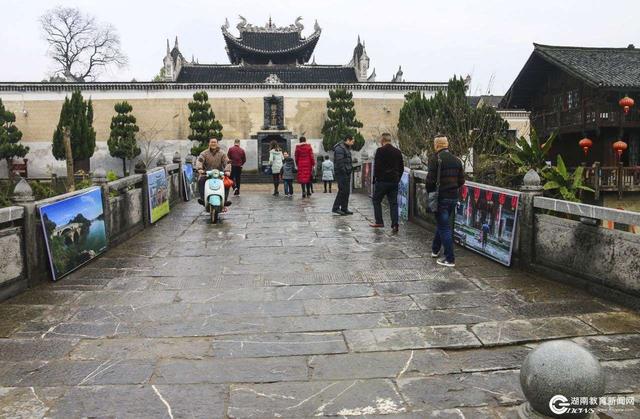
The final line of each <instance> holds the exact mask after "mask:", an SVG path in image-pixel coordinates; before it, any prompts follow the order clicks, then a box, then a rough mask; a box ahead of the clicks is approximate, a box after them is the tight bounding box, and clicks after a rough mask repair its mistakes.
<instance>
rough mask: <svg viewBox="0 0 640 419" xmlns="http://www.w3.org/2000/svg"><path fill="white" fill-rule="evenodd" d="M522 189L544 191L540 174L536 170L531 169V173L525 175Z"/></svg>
mask: <svg viewBox="0 0 640 419" xmlns="http://www.w3.org/2000/svg"><path fill="white" fill-rule="evenodd" d="M521 189H522V190H523V191H537V190H542V185H541V182H540V175H538V172H537V171H536V170H535V169H529V171H528V172H527V173H526V174H525V175H524V179H522V188H521Z"/></svg>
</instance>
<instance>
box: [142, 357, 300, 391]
mask: <svg viewBox="0 0 640 419" xmlns="http://www.w3.org/2000/svg"><path fill="white" fill-rule="evenodd" d="M307 376H308V369H307V363H306V359H305V358H304V357H296V358H293V357H288V358H257V359H246V358H243V359H205V360H183V359H166V360H162V361H160V362H159V364H158V366H157V368H156V371H155V373H154V376H153V381H154V382H155V383H161V384H185V383H243V382H247V383H261V382H267V383H268V382H277V381H300V380H306V379H307Z"/></svg>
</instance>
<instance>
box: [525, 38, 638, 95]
mask: <svg viewBox="0 0 640 419" xmlns="http://www.w3.org/2000/svg"><path fill="white" fill-rule="evenodd" d="M533 45H534V53H535V54H539V55H540V56H541V57H542V58H544V59H545V60H547V61H549V62H551V63H552V64H555V65H557V66H558V67H561V68H562V69H564V70H565V71H567V72H569V73H571V74H572V75H574V76H575V77H578V78H580V79H582V80H584V81H585V82H587V83H588V84H591V85H593V86H596V87H622V88H625V87H635V88H638V87H640V49H638V48H634V47H633V45H630V46H629V47H627V48H585V47H561V46H550V45H540V44H533Z"/></svg>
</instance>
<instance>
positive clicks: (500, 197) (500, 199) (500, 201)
mask: <svg viewBox="0 0 640 419" xmlns="http://www.w3.org/2000/svg"><path fill="white" fill-rule="evenodd" d="M506 201H507V195H505V194H503V193H501V194H500V195H498V204H500V205H504V203H505V202H506Z"/></svg>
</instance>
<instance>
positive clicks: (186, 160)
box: [184, 154, 195, 164]
mask: <svg viewBox="0 0 640 419" xmlns="http://www.w3.org/2000/svg"><path fill="white" fill-rule="evenodd" d="M194 159H195V157H194V156H192V155H191V154H189V155H188V156H187V157H186V158H185V159H184V161H185V162H186V163H189V164H193V160H194Z"/></svg>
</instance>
